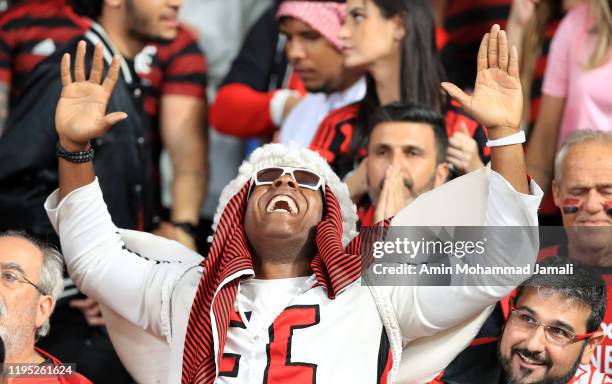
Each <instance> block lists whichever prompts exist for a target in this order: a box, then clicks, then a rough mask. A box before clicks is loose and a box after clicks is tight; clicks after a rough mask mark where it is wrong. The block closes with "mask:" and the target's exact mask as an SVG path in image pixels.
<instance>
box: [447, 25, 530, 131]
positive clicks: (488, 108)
mask: <svg viewBox="0 0 612 384" xmlns="http://www.w3.org/2000/svg"><path fill="white" fill-rule="evenodd" d="M477 62H478V67H477V75H476V84H475V85H474V93H473V94H472V95H471V96H469V95H467V94H466V93H464V92H463V91H462V90H461V89H459V87H457V86H456V85H454V84H451V83H442V87H443V88H444V89H445V90H446V91H447V92H448V93H449V94H450V95H451V96H452V97H453V98H454V99H455V100H457V101H458V102H459V104H460V105H461V107H462V108H463V109H464V110H466V111H467V112H468V113H470V114H472V115H473V116H474V117H475V118H476V119H477V120H478V122H479V123H481V124H482V125H484V126H486V127H487V128H488V129H489V132H490V134H491V136H493V138H496V136H507V135H509V134H512V133H514V132H517V131H518V130H519V125H520V122H521V114H522V110H523V92H522V89H521V80H520V77H519V66H518V53H517V51H516V48H515V47H512V48H511V49H509V47H508V40H507V38H506V32H505V31H500V28H499V25H497V24H495V25H493V27H492V28H491V32H490V33H487V34H486V35H485V36H484V38H483V39H482V42H481V44H480V49H479V51H478V60H477ZM501 131H503V133H502V132H501Z"/></svg>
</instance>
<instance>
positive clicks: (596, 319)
mask: <svg viewBox="0 0 612 384" xmlns="http://www.w3.org/2000/svg"><path fill="white" fill-rule="evenodd" d="M570 264H571V265H572V266H573V273H572V274H558V273H550V274H548V273H538V274H535V275H533V276H531V277H530V278H529V279H527V280H526V281H525V282H524V283H523V284H521V285H520V286H519V287H518V288H517V293H516V301H518V299H519V298H520V297H521V295H522V294H523V291H524V290H525V288H535V289H540V288H544V289H550V290H551V291H553V292H554V293H557V294H559V295H561V296H562V297H564V298H566V299H572V300H576V301H578V302H580V303H582V304H584V305H586V306H587V307H589V308H590V309H591V314H590V315H589V318H588V319H587V324H586V329H587V332H588V333H590V332H595V331H596V330H597V329H598V328H599V325H600V324H601V322H602V321H603V317H604V314H605V313H606V300H607V297H606V284H605V283H604V282H603V280H601V278H600V277H599V275H598V274H596V273H595V272H594V271H593V268H590V267H588V266H585V265H583V264H580V263H578V262H576V261H575V260H571V259H568V258H564V257H551V258H548V259H545V260H544V261H541V262H539V263H538V265H539V266H540V267H541V268H548V267H553V268H562V267H564V266H566V265H570Z"/></svg>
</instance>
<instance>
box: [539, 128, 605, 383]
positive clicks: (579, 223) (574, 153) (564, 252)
mask: <svg viewBox="0 0 612 384" xmlns="http://www.w3.org/2000/svg"><path fill="white" fill-rule="evenodd" d="M553 196H554V200H555V204H557V206H558V207H559V208H560V209H561V215H562V217H563V226H564V227H565V232H566V234H567V242H560V243H558V244H557V245H554V246H551V247H549V248H547V249H545V250H543V251H542V257H545V256H554V255H558V256H566V257H569V258H571V259H573V260H577V261H579V262H581V263H583V264H586V265H589V266H591V267H595V268H596V269H598V270H599V271H600V272H601V274H602V277H603V278H604V280H606V281H607V282H610V281H611V280H610V279H611V277H610V274H609V272H608V271H609V268H610V267H612V133H610V132H601V131H580V132H576V133H574V134H572V135H570V136H569V137H568V138H567V139H566V141H565V143H563V145H562V146H561V147H560V149H559V152H558V153H557V156H556V159H555V179H554V181H553ZM608 292H609V293H612V291H610V286H608ZM608 297H610V295H608ZM611 324H612V311H608V312H606V314H605V317H604V320H603V324H602V328H603V329H604V330H605V331H606V334H607V335H608V332H609V331H608V330H609V328H610V325H611ZM609 353H612V339H610V337H606V338H605V340H604V341H603V343H602V345H601V346H598V347H597V349H596V350H595V354H594V355H593V357H592V363H593V365H594V366H595V367H596V368H597V369H598V370H600V371H601V372H604V373H606V374H608V375H612V365H610V362H609V361H608V359H606V356H608V354H609Z"/></svg>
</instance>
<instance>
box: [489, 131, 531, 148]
mask: <svg viewBox="0 0 612 384" xmlns="http://www.w3.org/2000/svg"><path fill="white" fill-rule="evenodd" d="M525 141H526V139H525V132H523V131H519V132H517V133H514V134H512V135H510V136H506V137H502V138H501V139H497V140H487V147H501V146H502V145H512V144H522V143H524V142H525Z"/></svg>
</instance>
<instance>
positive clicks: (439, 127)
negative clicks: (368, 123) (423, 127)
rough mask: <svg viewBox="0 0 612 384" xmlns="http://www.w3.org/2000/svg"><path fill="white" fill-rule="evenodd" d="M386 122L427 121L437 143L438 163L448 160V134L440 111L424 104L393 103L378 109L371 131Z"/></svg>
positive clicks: (373, 118)
mask: <svg viewBox="0 0 612 384" xmlns="http://www.w3.org/2000/svg"><path fill="white" fill-rule="evenodd" d="M386 122H408V123H425V124H428V125H430V126H431V129H432V130H433V134H434V140H435V144H436V164H441V163H443V162H445V161H446V151H447V149H448V134H447V133H446V121H445V120H444V116H442V114H440V113H439V112H436V111H435V110H433V109H432V108H429V107H426V106H424V105H418V104H406V103H401V102H395V103H391V104H388V105H385V106H382V107H379V108H378V109H377V110H376V112H375V113H374V116H373V117H372V127H371V128H370V129H369V131H370V132H372V131H373V130H374V127H376V126H377V125H378V124H381V123H386Z"/></svg>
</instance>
